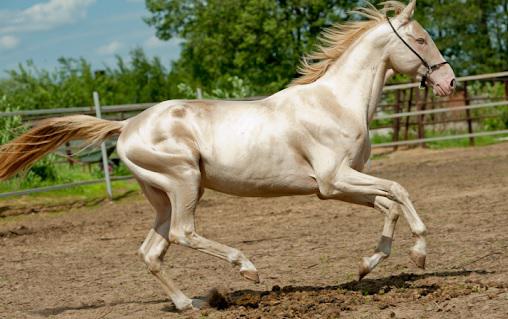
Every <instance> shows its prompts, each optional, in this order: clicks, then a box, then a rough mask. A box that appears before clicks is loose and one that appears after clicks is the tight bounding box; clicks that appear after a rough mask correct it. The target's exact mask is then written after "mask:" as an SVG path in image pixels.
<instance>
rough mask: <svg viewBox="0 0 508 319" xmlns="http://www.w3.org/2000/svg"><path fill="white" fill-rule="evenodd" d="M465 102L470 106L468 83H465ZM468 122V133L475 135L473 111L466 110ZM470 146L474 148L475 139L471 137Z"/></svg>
mask: <svg viewBox="0 0 508 319" xmlns="http://www.w3.org/2000/svg"><path fill="white" fill-rule="evenodd" d="M464 101H465V102H466V105H468V106H469V104H470V100H469V94H468V92H467V81H464ZM466 120H467V131H468V133H469V134H473V119H472V118H471V110H469V109H466ZM469 145H471V146H474V137H473V136H471V137H469Z"/></svg>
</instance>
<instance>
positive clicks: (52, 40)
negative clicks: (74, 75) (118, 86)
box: [0, 0, 180, 75]
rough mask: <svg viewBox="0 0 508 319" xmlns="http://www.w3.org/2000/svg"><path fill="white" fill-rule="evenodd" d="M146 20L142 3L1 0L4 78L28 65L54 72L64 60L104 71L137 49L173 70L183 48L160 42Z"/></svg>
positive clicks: (0, 71) (0, 61)
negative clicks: (172, 64)
mask: <svg viewBox="0 0 508 319" xmlns="http://www.w3.org/2000/svg"><path fill="white" fill-rule="evenodd" d="M147 15H148V11H147V10H146V9H145V5H144V0H0V74H2V75H3V74H4V72H3V71H4V70H6V69H12V68H15V67H16V66H17V65H18V63H21V62H25V61H27V60H28V59H31V60H33V61H34V63H35V65H36V66H38V67H40V68H46V69H53V68H55V67H56V66H57V59H58V58H59V57H62V56H64V57H75V58H77V57H84V58H85V59H87V60H88V61H89V62H91V63H92V66H93V68H94V69H101V68H103V67H104V64H106V65H109V66H114V64H115V55H120V56H122V57H124V58H127V57H128V53H129V50H130V49H132V48H135V47H136V46H140V47H142V48H143V49H144V50H145V52H146V53H147V54H148V55H149V56H159V57H160V58H161V59H162V62H163V63H164V65H166V66H169V64H170V61H171V60H175V59H176V58H178V55H179V52H180V46H179V42H178V40H171V41H165V42H163V41H160V40H158V39H157V38H156V37H155V29H154V28H152V27H149V26H148V25H146V24H145V23H144V22H143V20H142V18H143V17H144V16H147Z"/></svg>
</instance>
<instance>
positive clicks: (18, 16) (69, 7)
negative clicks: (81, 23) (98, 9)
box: [0, 0, 96, 33]
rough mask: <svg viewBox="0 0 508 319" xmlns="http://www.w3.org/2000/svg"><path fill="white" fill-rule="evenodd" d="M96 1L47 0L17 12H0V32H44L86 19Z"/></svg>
mask: <svg viewBox="0 0 508 319" xmlns="http://www.w3.org/2000/svg"><path fill="white" fill-rule="evenodd" d="M95 1H96V0H49V1H47V2H43V3H37V4H34V5H33V6H31V7H29V8H27V9H24V10H17V11H8V10H2V11H0V32H2V33H8V32H27V31H44V30H50V29H54V28H56V27H58V26H62V25H66V24H71V23H74V22H76V21H78V20H80V19H83V18H85V17H86V12H87V9H88V7H89V6H90V5H91V4H93V3H94V2H95Z"/></svg>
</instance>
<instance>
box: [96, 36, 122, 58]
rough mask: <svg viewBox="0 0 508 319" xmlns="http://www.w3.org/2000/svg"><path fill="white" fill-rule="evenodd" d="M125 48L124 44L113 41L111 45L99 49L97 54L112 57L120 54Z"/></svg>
mask: <svg viewBox="0 0 508 319" xmlns="http://www.w3.org/2000/svg"><path fill="white" fill-rule="evenodd" d="M122 47H123V44H122V43H121V42H119V41H116V40H114V41H111V42H110V43H108V44H106V45H103V46H101V47H99V48H97V53H99V54H102V55H111V54H115V53H116V52H118V50H120V49H121V48H122Z"/></svg>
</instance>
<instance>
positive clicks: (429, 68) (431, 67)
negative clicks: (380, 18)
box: [386, 17, 449, 88]
mask: <svg viewBox="0 0 508 319" xmlns="http://www.w3.org/2000/svg"><path fill="white" fill-rule="evenodd" d="M386 20H388V24H389V25H390V27H392V30H393V32H394V33H395V35H397V37H398V38H399V39H400V40H401V41H402V43H404V44H405V45H406V47H408V48H409V50H411V52H413V53H414V54H415V55H416V56H417V57H418V58H419V59H420V61H422V63H423V65H424V66H425V67H426V68H427V72H425V74H424V75H423V76H422V81H421V82H420V87H422V88H425V87H427V79H428V78H429V75H430V74H431V73H432V72H434V71H435V70H437V69H439V68H440V67H441V66H442V65H444V64H449V63H448V61H444V62H441V63H437V64H433V65H430V64H429V63H427V61H425V59H424V58H423V57H422V56H421V55H420V54H419V53H418V52H416V50H415V49H413V47H411V46H410V45H409V43H407V42H406V40H404V39H403V38H402V37H401V36H400V34H399V33H398V32H397V30H395V27H394V26H393V24H392V22H391V21H390V18H388V17H386Z"/></svg>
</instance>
